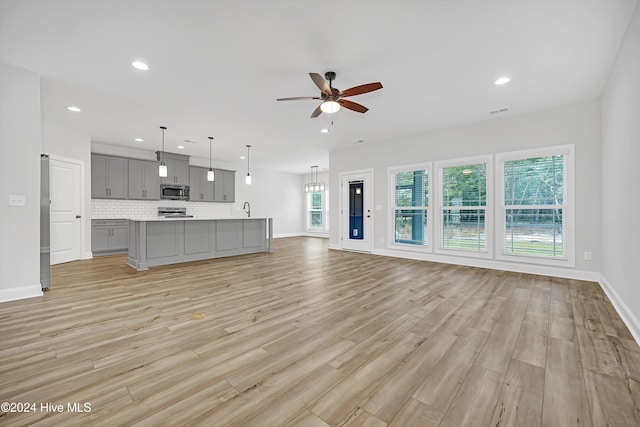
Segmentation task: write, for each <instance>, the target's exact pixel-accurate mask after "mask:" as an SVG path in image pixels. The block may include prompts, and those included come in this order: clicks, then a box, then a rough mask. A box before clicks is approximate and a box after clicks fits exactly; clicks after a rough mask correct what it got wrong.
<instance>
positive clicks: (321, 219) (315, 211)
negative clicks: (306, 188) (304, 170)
mask: <svg viewBox="0 0 640 427" xmlns="http://www.w3.org/2000/svg"><path fill="white" fill-rule="evenodd" d="M306 194H307V230H309V231H316V232H327V231H329V190H325V191H312V192H310V193H306Z"/></svg>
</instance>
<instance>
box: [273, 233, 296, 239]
mask: <svg viewBox="0 0 640 427" xmlns="http://www.w3.org/2000/svg"><path fill="white" fill-rule="evenodd" d="M300 236H303V234H302V233H278V234H274V235H273V238H274V239H280V238H282V237H300Z"/></svg>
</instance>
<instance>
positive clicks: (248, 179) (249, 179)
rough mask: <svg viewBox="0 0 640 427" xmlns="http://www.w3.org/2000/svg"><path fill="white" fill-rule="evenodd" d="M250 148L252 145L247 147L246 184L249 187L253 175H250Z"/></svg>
mask: <svg viewBox="0 0 640 427" xmlns="http://www.w3.org/2000/svg"><path fill="white" fill-rule="evenodd" d="M249 148H251V146H250V145H247V176H245V177H244V183H245V184H247V185H251V174H249Z"/></svg>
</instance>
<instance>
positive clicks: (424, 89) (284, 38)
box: [0, 0, 637, 173]
mask: <svg viewBox="0 0 640 427" xmlns="http://www.w3.org/2000/svg"><path fill="white" fill-rule="evenodd" d="M636 3H637V2H636V0H450V1H442V0H413V1H409V0H405V1H402V0H400V1H399V0H396V1H390V0H389V1H381V0H378V1H376V0H350V1H345V0H343V1H336V0H324V1H314V2H311V1H295V0H269V1H264V0H259V1H258V0H242V1H238V0H215V1H214V0H209V1H204V0H201V1H197V0H182V1H177V0H102V1H97V0H84V1H81V0H0V61H2V62H4V63H7V64H10V65H14V66H18V67H22V68H26V69H29V70H33V71H36V72H38V73H39V74H40V75H41V76H42V105H43V115H44V116H45V117H46V118H47V119H48V118H50V119H52V120H55V121H57V122H59V123H60V124H61V125H63V126H66V127H68V128H70V129H73V130H76V131H79V132H83V133H85V134H88V135H90V136H91V139H92V141H98V142H105V143H109V144H116V145H124V146H129V147H135V148H143V149H148V150H154V151H155V150H158V149H159V148H160V141H161V132H160V130H159V129H158V127H159V126H161V125H164V126H167V128H168V129H167V133H166V148H167V151H173V152H183V153H184V154H189V155H192V156H197V157H202V158H208V153H209V147H208V140H207V137H208V136H214V137H215V144H214V156H215V157H216V158H218V159H221V160H222V161H233V162H236V161H238V157H239V156H240V155H243V154H244V153H245V152H246V148H245V145H246V144H251V145H252V146H253V148H252V151H251V160H252V166H255V167H262V168H272V169H277V170H282V171H287V172H295V173H307V172H308V171H309V167H310V166H311V165H314V164H318V165H320V166H321V167H322V168H326V167H328V166H329V164H328V163H329V152H330V151H332V150H336V149H340V148H345V147H351V146H353V145H352V144H353V143H354V142H355V141H358V140H364V141H365V142H366V143H393V141H394V139H395V138H399V137H406V136H410V135H415V134H418V133H421V132H425V131H428V130H431V129H435V128H442V127H447V126H456V125H461V124H465V123H471V122H477V121H482V120H495V119H498V118H500V117H506V116H509V115H514V114H522V113H527V112H531V111H535V110H540V109H546V108H551V107H555V106H560V105H565V104H570V103H573V102H578V101H582V100H587V99H594V98H597V97H598V96H599V95H600V94H601V93H602V90H603V88H604V85H605V83H606V79H607V77H608V74H609V71H610V69H611V66H612V64H613V61H614V59H615V55H616V53H617V51H618V48H619V46H620V43H621V41H622V38H623V37H624V33H625V31H626V29H627V25H628V23H629V20H630V18H631V16H632V13H633V10H634V7H635V6H636ZM134 60H142V61H144V62H146V63H147V64H148V65H149V67H150V68H151V69H150V71H148V72H140V71H137V70H135V69H133V68H132V67H131V65H130V64H131V62H132V61H134ZM328 70H333V71H336V72H337V79H336V81H335V82H334V86H336V87H338V88H339V89H346V88H348V87H352V86H356V85H359V84H363V83H369V82H375V81H380V82H381V83H382V84H383V86H384V88H383V89H382V90H379V91H377V92H372V93H368V94H364V95H360V96H356V97H353V98H350V99H351V100H353V101H355V102H358V103H361V104H363V105H365V106H367V107H369V108H370V111H369V112H367V113H366V114H359V113H355V112H352V111H349V110H345V109H342V110H341V111H340V112H338V113H337V114H334V115H331V116H328V115H327V114H322V115H321V116H320V117H319V118H317V119H310V118H309V115H310V114H311V112H312V111H313V110H314V109H315V107H316V106H317V105H318V103H317V101H312V100H308V101H291V102H276V100H275V99H276V98H279V97H289V96H317V95H318V94H319V90H318V89H317V88H316V86H315V85H314V84H313V82H312V81H311V79H310V78H309V76H308V73H309V72H317V73H320V74H324V72H325V71H328ZM501 75H509V76H510V77H511V82H510V83H509V84H507V85H504V86H495V85H494V84H493V81H494V80H495V79H496V78H497V77H499V76H501ZM68 105H77V106H79V107H81V108H82V110H83V111H82V112H81V113H71V112H69V111H67V110H66V106H68ZM500 108H508V109H509V111H508V112H507V113H503V114H498V115H490V114H489V111H492V110H496V109H500ZM330 119H332V120H333V125H332V126H330V129H331V131H330V133H328V134H321V133H320V132H319V130H320V129H321V128H322V127H326V126H328V125H329V124H330ZM135 137H141V138H144V140H145V141H144V142H143V143H136V142H134V141H133V139H134V138H135ZM185 139H188V140H193V141H196V142H197V143H196V144H184V143H183V145H185V146H186V148H185V150H183V151H179V150H178V149H176V148H175V146H176V145H177V144H180V143H182V142H183V141H184V140H185Z"/></svg>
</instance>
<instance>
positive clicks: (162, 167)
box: [158, 126, 167, 178]
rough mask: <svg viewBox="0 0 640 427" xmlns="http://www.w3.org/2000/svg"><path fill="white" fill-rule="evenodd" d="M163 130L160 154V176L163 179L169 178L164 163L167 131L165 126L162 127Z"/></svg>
mask: <svg viewBox="0 0 640 427" xmlns="http://www.w3.org/2000/svg"><path fill="white" fill-rule="evenodd" d="M160 129H162V151H161V152H160V166H159V167H158V175H160V177H161V178H166V177H167V165H166V164H165V163H164V131H165V130H167V128H166V127H165V126H160Z"/></svg>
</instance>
